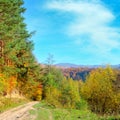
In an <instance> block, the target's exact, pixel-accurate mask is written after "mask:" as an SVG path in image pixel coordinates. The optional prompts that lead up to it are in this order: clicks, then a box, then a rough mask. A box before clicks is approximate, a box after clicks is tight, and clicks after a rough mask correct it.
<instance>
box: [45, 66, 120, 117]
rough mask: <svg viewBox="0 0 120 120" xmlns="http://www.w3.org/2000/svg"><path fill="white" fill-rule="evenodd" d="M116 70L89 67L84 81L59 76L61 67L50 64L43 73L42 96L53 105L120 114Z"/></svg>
mask: <svg viewBox="0 0 120 120" xmlns="http://www.w3.org/2000/svg"><path fill="white" fill-rule="evenodd" d="M119 74H120V71H118V70H113V69H112V68H111V67H110V66H107V67H105V68H98V69H94V70H92V71H91V72H90V74H89V75H88V76H87V77H86V80H85V81H82V80H78V81H76V80H73V79H72V78H70V77H69V78H66V77H64V76H60V75H62V74H61V71H59V69H58V68H54V67H52V66H51V68H50V69H49V71H48V72H47V73H46V75H45V76H44V77H45V78H44V79H45V80H44V81H45V84H44V89H43V90H44V91H43V95H44V99H45V100H46V101H47V102H49V103H50V104H52V105H53V106H55V107H62V108H72V109H85V108H87V109H90V110H91V111H93V112H95V113H97V114H102V115H103V114H110V115H116V114H120V87H119V85H120V84H118V83H120V79H119ZM61 78H62V79H61Z"/></svg>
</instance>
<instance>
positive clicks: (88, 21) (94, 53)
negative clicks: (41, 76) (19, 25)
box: [24, 0, 120, 65]
mask: <svg viewBox="0 0 120 120" xmlns="http://www.w3.org/2000/svg"><path fill="white" fill-rule="evenodd" d="M24 7H25V8H26V9H27V10H26V12H25V14H24V17H25V22H26V24H27V29H28V30H29V31H36V33H35V35H34V36H33V37H32V40H33V42H34V44H35V46H34V51H33V53H34V54H35V56H36V59H37V61H38V62H40V63H45V61H46V58H47V57H48V54H49V53H51V54H53V56H54V60H55V63H66V62H67V63H75V64H82V65H93V64H120V0H34V1H33V0H25V4H24Z"/></svg>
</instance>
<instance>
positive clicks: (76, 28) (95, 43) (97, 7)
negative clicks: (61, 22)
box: [46, 0, 120, 54]
mask: <svg viewBox="0 0 120 120" xmlns="http://www.w3.org/2000/svg"><path fill="white" fill-rule="evenodd" d="M46 7H47V9H52V10H57V11H58V12H65V13H71V14H73V15H75V18H74V20H73V21H70V23H69V24H68V26H66V30H67V35H68V36H70V37H73V39H75V42H76V43H77V44H79V43H80V44H81V43H82V42H83V41H84V40H82V38H83V36H84V35H86V36H88V37H87V39H86V41H87V42H86V43H89V44H87V47H88V48H91V50H90V49H89V50H90V51H91V52H95V50H97V51H98V52H99V53H100V54H103V53H105V54H108V52H110V51H111V50H112V49H114V48H119V47H120V41H119V40H120V33H119V32H120V29H118V28H117V27H111V26H110V24H111V23H113V22H114V20H115V19H116V18H115V15H114V14H113V13H112V11H110V10H109V9H108V8H106V7H105V5H104V4H103V3H101V2H100V1H97V0H91V1H90V0H89V1H88V0H59V1H58V0H53V1H52V2H48V3H47V4H46ZM68 15H69V14H68Z"/></svg>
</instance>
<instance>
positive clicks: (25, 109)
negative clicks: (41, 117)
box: [0, 102, 38, 120]
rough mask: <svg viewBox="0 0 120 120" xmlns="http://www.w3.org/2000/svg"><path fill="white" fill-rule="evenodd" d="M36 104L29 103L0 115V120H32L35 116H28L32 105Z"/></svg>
mask: <svg viewBox="0 0 120 120" xmlns="http://www.w3.org/2000/svg"><path fill="white" fill-rule="evenodd" d="M37 103H38V102H29V103H27V104H24V105H21V106H19V107H16V108H13V109H11V110H8V111H6V112H3V113H1V114H0V120H34V119H35V116H32V115H30V114H29V111H30V110H31V109H34V108H33V105H35V104H37Z"/></svg>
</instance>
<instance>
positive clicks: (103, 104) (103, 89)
mask: <svg viewBox="0 0 120 120" xmlns="http://www.w3.org/2000/svg"><path fill="white" fill-rule="evenodd" d="M115 79H116V78H115V74H114V72H113V70H112V69H111V68H110V67H106V68H99V69H97V70H93V71H92V72H91V73H90V75H89V76H88V77H87V80H86V82H85V83H84V84H83V87H82V88H81V94H82V96H83V97H84V98H85V99H86V100H87V102H88V104H89V107H90V109H91V110H92V111H93V112H96V113H99V114H118V113H119V112H120V97H119V95H118V94H117V93H116V92H115V91H114V89H113V81H115Z"/></svg>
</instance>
